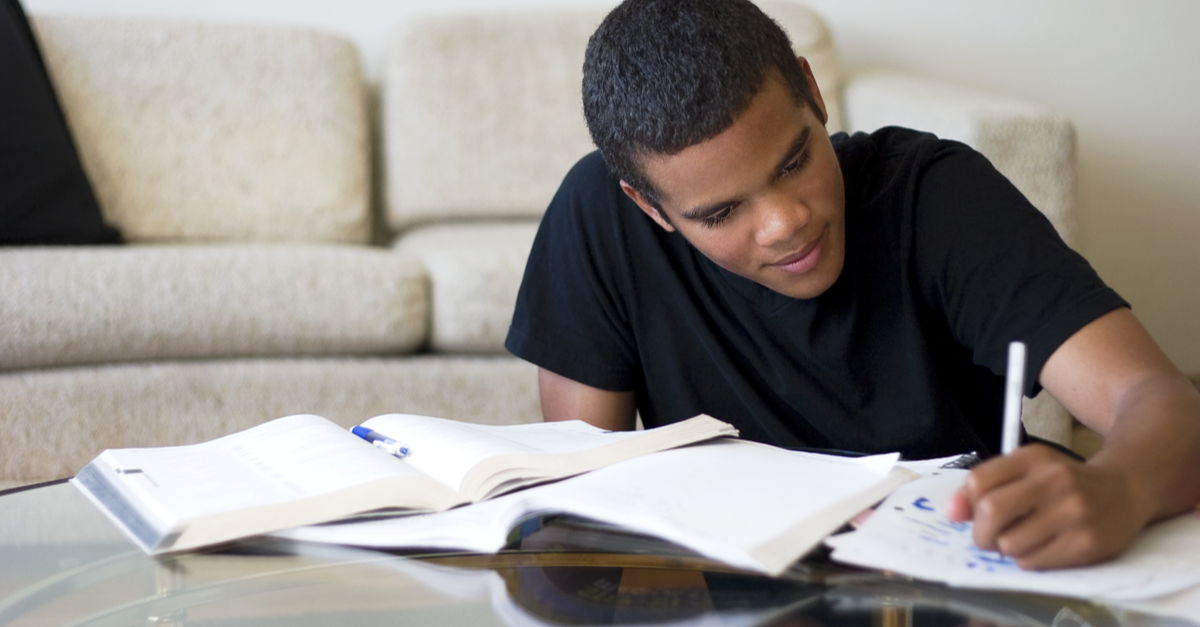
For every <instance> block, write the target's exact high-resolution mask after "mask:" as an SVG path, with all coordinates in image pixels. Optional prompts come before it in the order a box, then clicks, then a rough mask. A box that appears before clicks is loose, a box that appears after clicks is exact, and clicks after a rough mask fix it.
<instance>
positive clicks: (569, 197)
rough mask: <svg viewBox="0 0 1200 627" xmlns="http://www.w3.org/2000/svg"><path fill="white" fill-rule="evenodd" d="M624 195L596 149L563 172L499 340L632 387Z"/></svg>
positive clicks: (524, 353)
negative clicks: (504, 334) (623, 234)
mask: <svg viewBox="0 0 1200 627" xmlns="http://www.w3.org/2000/svg"><path fill="white" fill-rule="evenodd" d="M624 205H625V198H624V194H623V193H622V192H621V191H620V187H619V186H618V185H617V182H616V181H615V180H614V179H613V178H612V176H611V175H610V174H609V173H608V169H607V168H606V167H605V165H604V162H603V159H602V158H601V157H600V155H599V153H592V154H591V155H589V156H587V157H585V158H584V159H582V160H581V161H580V162H579V163H578V164H576V166H575V167H574V168H573V169H572V170H571V172H570V173H568V174H567V176H566V178H565V179H564V181H563V184H562V186H561V187H560V188H559V190H558V193H557V194H555V196H554V199H553V200H552V201H551V202H550V206H549V207H548V208H547V209H546V213H545V215H544V216H543V218H542V222H541V225H540V226H539V228H538V233H537V237H536V238H535V239H534V243H533V249H532V250H531V252H530V255H529V261H528V263H527V265H526V267H525V275H524V278H523V279H522V282H521V289H520V292H519V293H518V295H517V304H516V309H515V311H514V313H513V321H512V326H511V327H509V331H508V337H507V338H506V339H505V343H504V346H505V348H507V349H508V350H509V351H510V352H512V353H513V354H514V355H516V356H518V357H520V358H522V359H525V360H526V361H529V362H532V363H534V364H537V365H538V366H540V367H542V368H545V369H547V370H550V371H552V372H555V373H557V374H560V375H562V376H565V377H567V378H569V379H573V380H575V381H578V382H580V383H584V384H587V385H590V386H593V387H597V388H601V389H605V390H613V391H627V390H632V389H634V386H635V383H636V381H637V377H638V373H639V367H638V365H637V364H638V361H637V352H636V347H635V342H634V340H633V334H632V332H631V330H630V325H629V319H628V315H629V313H628V312H629V307H627V306H626V302H625V299H626V298H630V291H629V289H628V286H629V284H630V281H631V280H632V279H631V276H630V272H631V269H630V265H631V264H632V263H633V260H631V259H630V257H629V255H628V254H627V251H626V250H624V248H625V245H624V243H623V239H622V238H621V237H619V234H620V230H621V229H622V228H624V227H623V224H622V221H623V219H624V218H627V217H628V216H626V215H624V214H625V213H628V207H626V206H624Z"/></svg>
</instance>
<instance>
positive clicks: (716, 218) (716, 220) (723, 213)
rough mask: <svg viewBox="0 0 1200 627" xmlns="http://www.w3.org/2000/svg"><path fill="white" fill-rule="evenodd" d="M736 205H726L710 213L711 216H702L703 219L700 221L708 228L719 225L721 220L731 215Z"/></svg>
mask: <svg viewBox="0 0 1200 627" xmlns="http://www.w3.org/2000/svg"><path fill="white" fill-rule="evenodd" d="M736 207H737V205H728V206H726V207H724V208H722V209H721V210H720V211H718V212H716V213H714V214H712V215H711V216H708V217H707V218H704V219H703V220H701V222H700V223H701V224H703V225H704V226H705V227H708V228H710V229H711V228H713V227H716V226H720V224H721V223H722V222H724V221H726V220H728V219H729V216H731V215H733V210H734V209H735V208H736Z"/></svg>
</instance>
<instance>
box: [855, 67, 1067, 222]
mask: <svg viewBox="0 0 1200 627" xmlns="http://www.w3.org/2000/svg"><path fill="white" fill-rule="evenodd" d="M843 107H844V109H845V117H846V123H847V128H848V129H850V130H851V131H872V130H875V129H877V128H880V127H883V126H892V125H894V126H906V127H909V128H915V129H919V130H922V131H929V132H931V133H934V134H936V135H938V136H939V137H943V138H946V139H954V140H958V141H961V142H963V143H965V144H967V145H969V146H971V147H973V148H975V149H976V150H978V151H979V152H981V153H983V155H984V156H985V157H987V158H988V159H989V160H991V162H992V164H993V165H995V166H996V169H997V170H999V171H1000V172H1001V173H1002V174H1004V175H1005V176H1007V177H1008V179H1009V180H1010V181H1012V182H1013V184H1014V185H1016V186H1017V188H1018V189H1020V190H1021V192H1022V193H1024V194H1025V196H1026V197H1027V198H1029V200H1030V201H1031V202H1033V204H1034V206H1036V207H1037V208H1038V209H1040V210H1041V211H1042V213H1044V214H1046V216H1047V217H1048V218H1050V222H1051V223H1053V224H1054V227H1055V228H1056V229H1058V232H1059V234H1060V235H1061V236H1062V238H1063V239H1064V240H1065V241H1066V242H1067V243H1068V244H1070V243H1072V239H1073V235H1074V229H1075V220H1074V211H1075V129H1074V127H1073V126H1072V124H1071V121H1070V120H1068V119H1067V118H1066V117H1065V116H1063V115H1060V114H1058V113H1055V112H1054V111H1052V110H1050V109H1049V108H1047V107H1045V106H1042V105H1039V104H1036V103H1031V102H1027V101H1022V100H1015V99H1012V98H1007V97H1003V96H996V95H993V94H989V93H986V92H981V91H977V90H973V89H969V88H966V87H962V86H958V85H953V84H949V83H945V82H941V81H936V80H930V79H925V78H919V77H915V76H909V75H903V74H896V73H871V74H864V75H860V76H857V77H854V78H853V79H851V80H849V81H847V82H846V84H845V87H844V91H843Z"/></svg>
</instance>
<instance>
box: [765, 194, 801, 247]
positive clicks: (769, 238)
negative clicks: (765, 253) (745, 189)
mask: <svg viewBox="0 0 1200 627" xmlns="http://www.w3.org/2000/svg"><path fill="white" fill-rule="evenodd" d="M757 217H758V228H757V231H756V232H755V243H757V244H758V245H759V246H764V247H773V246H776V245H778V244H781V243H788V242H791V241H793V240H795V238H796V235H797V234H798V233H799V232H800V231H802V230H804V227H805V226H807V225H808V222H809V220H811V219H812V212H811V211H810V210H809V208H808V205H806V204H805V203H804V202H803V201H801V200H800V199H797V198H795V197H792V196H790V195H787V194H782V193H773V194H770V195H768V196H767V197H765V198H763V199H762V201H761V203H760V206H759V209H758V216H757Z"/></svg>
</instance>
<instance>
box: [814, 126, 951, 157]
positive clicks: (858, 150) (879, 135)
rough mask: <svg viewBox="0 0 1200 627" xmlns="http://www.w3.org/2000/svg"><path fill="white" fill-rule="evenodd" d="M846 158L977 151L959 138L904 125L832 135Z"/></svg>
mask: <svg viewBox="0 0 1200 627" xmlns="http://www.w3.org/2000/svg"><path fill="white" fill-rule="evenodd" d="M830 141H831V142H832V143H833V146H834V150H836V151H837V153H838V156H839V157H840V158H841V159H842V160H843V161H851V162H855V161H871V160H887V161H891V160H896V159H904V158H905V157H910V158H916V159H922V158H924V159H929V158H933V157H934V156H936V155H938V154H945V153H953V152H974V150H973V149H972V148H970V147H969V146H967V145H966V144H963V143H961V142H958V141H954V140H950V139H943V138H940V137H938V136H937V135H934V134H933V133H929V132H925V131H919V130H915V129H911V128H904V127H902V126H885V127H883V128H880V129H877V130H874V131H872V132H870V133H866V132H862V131H859V132H856V133H854V134H848V133H844V132H842V133H836V134H834V135H833V136H832V137H830Z"/></svg>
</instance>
